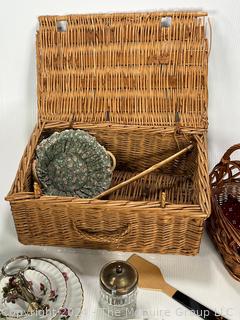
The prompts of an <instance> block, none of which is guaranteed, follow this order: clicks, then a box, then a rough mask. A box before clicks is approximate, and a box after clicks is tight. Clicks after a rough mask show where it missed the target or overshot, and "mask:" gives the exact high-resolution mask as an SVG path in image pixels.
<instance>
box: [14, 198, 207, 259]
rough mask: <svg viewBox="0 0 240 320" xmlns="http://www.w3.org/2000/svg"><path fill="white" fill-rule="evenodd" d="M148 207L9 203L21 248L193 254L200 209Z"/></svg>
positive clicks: (117, 203)
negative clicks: (74, 248) (24, 246)
mask: <svg viewBox="0 0 240 320" xmlns="http://www.w3.org/2000/svg"><path fill="white" fill-rule="evenodd" d="M53 201H54V205H53V204H52V202H53ZM151 205H152V207H148V206H146V205H145V204H144V203H141V202H135V201H134V202H130V201H103V200H101V201H98V202H97V203H94V202H86V201H85V202H81V201H66V198H62V199H58V200H54V199H52V201H50V200H49V199H44V197H42V198H41V199H36V200H27V201H26V200H19V201H13V202H11V207H12V211H13V217H14V221H15V224H16V228H17V233H18V238H19V241H20V242H22V243H24V244H31V245H50V246H67V247H83V248H92V249H106V250H121V251H138V252H157V253H162V254H164V253H172V254H183V255H196V254H198V252H199V245H200V241H201V237H202V232H203V225H204V221H205V215H204V214H202V212H201V208H200V207H199V206H197V205H195V206H194V205H192V206H191V205H190V206H187V207H186V205H172V206H171V205H169V206H166V208H164V209H161V208H159V203H155V204H154V203H152V204H151ZM154 206H155V207H154ZM157 206H158V207H157ZM113 213H114V214H113Z"/></svg>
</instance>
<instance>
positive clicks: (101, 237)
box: [73, 221, 131, 243]
mask: <svg viewBox="0 0 240 320" xmlns="http://www.w3.org/2000/svg"><path fill="white" fill-rule="evenodd" d="M73 228H74V230H75V231H76V232H77V233H78V235H79V236H80V237H81V238H82V239H83V240H87V241H91V242H101V243H113V242H114V243H118V242H121V241H122V240H124V239H125V238H126V237H127V236H128V235H129V233H130V231H131V227H130V224H128V225H126V226H124V227H121V228H119V229H116V230H112V231H105V232H104V231H101V232H96V231H90V230H86V229H83V228H82V227H79V226H78V225H77V221H73Z"/></svg>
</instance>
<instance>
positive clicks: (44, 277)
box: [0, 258, 67, 320]
mask: <svg viewBox="0 0 240 320" xmlns="http://www.w3.org/2000/svg"><path fill="white" fill-rule="evenodd" d="M24 274H25V278H26V279H27V280H28V281H29V282H30V283H31V284H32V285H33V289H34V292H35V294H36V296H38V297H43V302H44V304H48V305H49V308H48V309H47V310H45V312H43V311H42V310H41V311H38V312H32V313H27V309H28V308H27V304H24V302H23V301H22V300H20V299H17V300H16V301H14V302H15V303H12V302H11V301H10V302H9V303H8V302H6V301H5V299H4V297H3V291H2V289H3V286H6V284H7V282H8V281H9V280H7V281H6V278H3V279H2V281H1V283H0V290H1V293H2V296H0V300H2V305H3V306H4V308H2V306H1V305H0V319H8V320H16V318H17V317H18V318H19V315H20V319H22V320H23V319H25V320H37V319H42V320H51V319H54V318H55V317H56V316H57V315H58V314H59V310H61V309H62V308H63V306H64V304H65V301H66V297H67V285H66V281H65V277H64V275H63V274H62V272H61V271H60V270H59V269H58V267H57V266H56V265H55V264H53V263H51V262H50V261H44V260H41V259H37V258H36V259H31V267H30V269H29V270H27V271H25V273H24ZM6 305H7V307H8V309H7V312H6ZM9 311H10V312H9Z"/></svg>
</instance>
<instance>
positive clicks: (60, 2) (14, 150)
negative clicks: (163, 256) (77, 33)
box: [0, 0, 240, 319]
mask: <svg viewBox="0 0 240 320" xmlns="http://www.w3.org/2000/svg"><path fill="white" fill-rule="evenodd" d="M161 9H163V10H167V9H169V10H173V9H187V10H189V9H202V10H204V11H208V12H209V16H210V17H211V23H212V29H213V39H212V40H213V41H212V52H211V56H210V61H209V160H210V167H211V168H212V167H213V165H214V164H215V163H216V162H217V161H218V160H219V158H220V156H221V155H222V154H223V152H224V151H225V150H226V149H227V148H228V147H229V146H230V145H232V144H234V143H237V142H240V136H239V126H240V124H239V118H240V80H239V78H240V1H239V0H221V1H220V0H167V1H161V0H148V1H143V0H137V1H134V0H131V1H129V0H121V1H117V0H115V1H103V2H101V1H97V0H95V1H94V0H87V1H80V0H78V1H77V0H21V1H20V0H7V1H3V0H1V3H0V155H1V156H0V258H1V256H2V258H3V257H4V256H9V255H11V254H13V253H14V252H18V253H20V252H19V251H17V250H20V249H21V250H25V251H26V250H28V249H23V247H22V246H20V245H19V244H18V243H17V241H16V234H15V229H14V226H13V221H12V217H11V214H10V209H9V206H8V204H7V203H6V202H4V200H3V197H4V196H5V195H6V193H7V192H8V190H9V188H10V185H11V183H12V181H13V178H14V176H15V173H16V170H17V166H18V163H19V160H20V157H21V155H22V153H23V150H24V147H25V145H26V143H27V141H28V139H29V136H30V134H31V132H32V129H33V126H34V124H35V123H36V108H37V107H36V65H35V30H36V28H37V16H38V15H45V14H50V15H51V14H68V13H90V12H91V13H97V12H116V11H123V12H126V11H152V10H161ZM207 246H209V244H208V242H207ZM196 259H199V258H196ZM216 259H218V258H216ZM0 260H1V259H0ZM176 261H177V260H176ZM176 261H175V262H176ZM179 261H180V260H179ZM194 261H196V263H197V261H198V260H194ZM0 262H1V261H0ZM219 263H220V262H219ZM205 266H207V263H206V264H205ZM196 268H197V267H196ZM220 268H222V267H220ZM196 270H197V269H196ZM223 270H224V269H223V268H222V269H221V272H224V271H223ZM225 277H227V276H226V274H224V278H225ZM216 279H217V278H216ZM216 279H215V280H216ZM227 279H228V280H227V281H228V282H229V281H230V282H231V281H232V280H230V278H227ZM218 280H219V281H220V278H219V279H218ZM215 282H217V281H215ZM231 283H232V282H231ZM234 283H235V282H234ZM234 286H235V289H233V291H231V292H230V291H227V290H230V289H227V287H226V289H225V293H226V292H229V295H232V298H231V299H233V300H234V299H236V298H237V296H236V295H237V292H238V294H239V288H238V289H237V287H236V283H235V284H234V285H233V287H234ZM219 290H221V287H219ZM235 291H236V293H235ZM234 293H235V294H236V295H235V296H234ZM238 298H239V296H238ZM236 305H237V300H236ZM233 319H239V318H238V317H236V318H233Z"/></svg>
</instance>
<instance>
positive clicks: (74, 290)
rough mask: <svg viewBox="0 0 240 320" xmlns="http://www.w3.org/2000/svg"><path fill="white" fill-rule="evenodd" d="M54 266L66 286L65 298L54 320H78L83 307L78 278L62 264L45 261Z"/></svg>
mask: <svg viewBox="0 0 240 320" xmlns="http://www.w3.org/2000/svg"><path fill="white" fill-rule="evenodd" d="M45 260H46V261H50V262H52V263H53V264H55V265H56V266H57V267H58V268H59V269H60V270H61V272H62V274H63V275H64V277H65V281H66V284H67V289H68V290H67V291H68V293H67V297H66V301H65V303H64V306H63V308H61V309H60V312H59V314H58V316H57V317H56V318H55V319H56V320H67V319H69V320H77V319H79V318H80V314H81V311H82V307H83V301H84V296H83V288H82V284H81V281H80V279H79V278H78V276H77V275H76V274H75V273H74V272H73V271H72V270H71V269H70V268H69V267H68V266H66V265H65V264H64V263H63V262H60V261H57V260H52V259H45Z"/></svg>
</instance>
